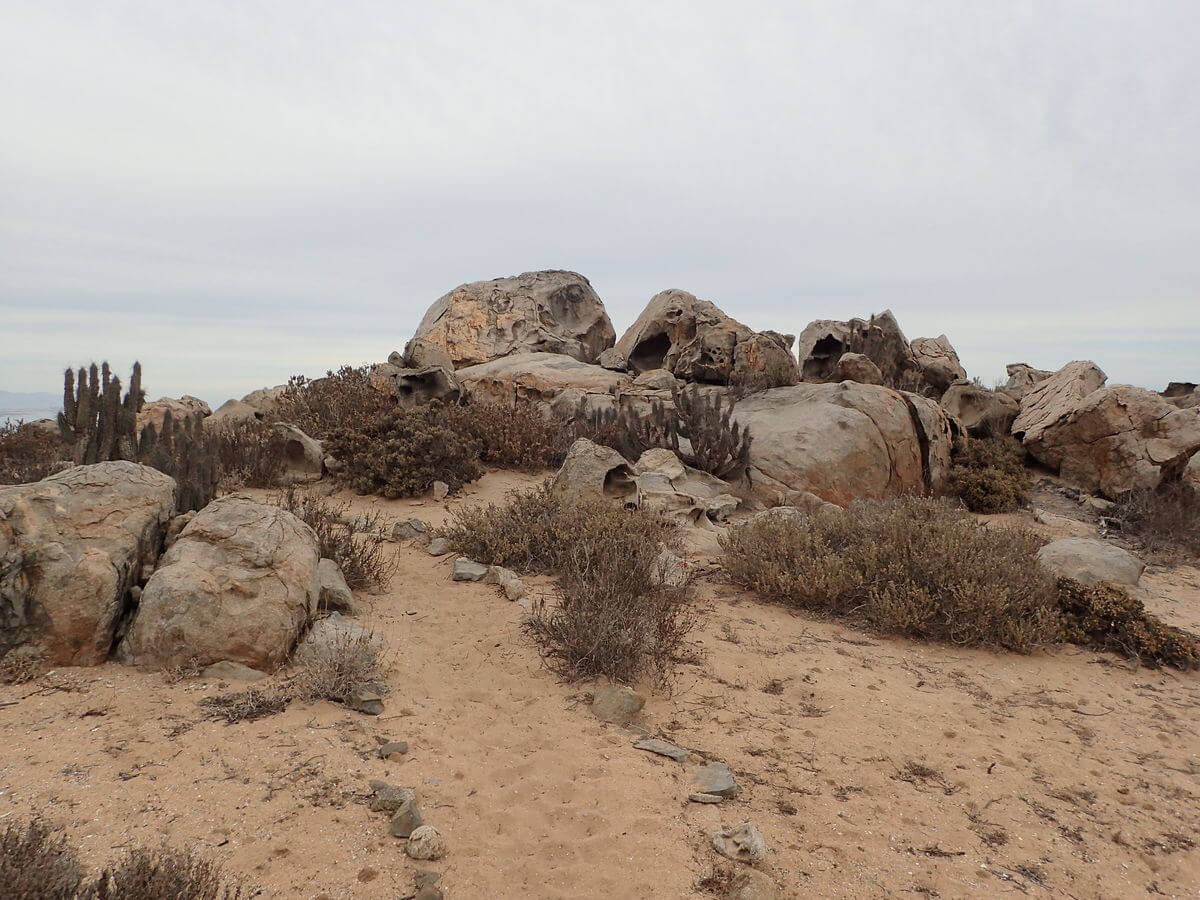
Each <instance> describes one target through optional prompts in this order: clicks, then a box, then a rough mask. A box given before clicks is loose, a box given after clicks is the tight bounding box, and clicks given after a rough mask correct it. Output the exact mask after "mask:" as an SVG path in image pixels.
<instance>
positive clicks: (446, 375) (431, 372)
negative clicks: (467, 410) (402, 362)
mask: <svg viewBox="0 0 1200 900" xmlns="http://www.w3.org/2000/svg"><path fill="white" fill-rule="evenodd" d="M367 380H368V383H369V384H370V385H371V386H372V387H373V388H375V389H376V390H378V391H381V392H382V393H385V394H388V395H389V396H392V397H395V398H396V403H397V405H398V406H401V407H403V408H404V409H411V408H412V407H414V406H420V405H421V404H423V403H429V402H430V401H431V400H441V401H442V402H444V403H457V402H458V400H459V398H460V397H461V396H462V385H461V384H459V382H458V379H457V378H456V377H455V376H454V369H453V368H452V367H449V366H441V365H427V366H421V367H419V368H417V367H405V366H396V365H393V364H392V363H390V362H386V363H380V364H379V365H377V366H374V367H373V368H372V369H371V374H370V375H369V376H367Z"/></svg>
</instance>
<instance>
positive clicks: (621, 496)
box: [552, 438, 638, 505]
mask: <svg viewBox="0 0 1200 900" xmlns="http://www.w3.org/2000/svg"><path fill="white" fill-rule="evenodd" d="M634 478H635V473H634V471H633V468H632V467H631V466H630V465H629V463H628V462H626V460H625V458H624V457H622V456H621V454H620V453H618V452H617V451H616V450H613V449H612V448H611V447H604V446H602V445H600V444H594V443H592V442H591V441H589V440H588V439H587V438H579V440H577V441H575V443H573V444H572V445H571V449H570V450H568V451H567V458H566V459H565V460H563V464H562V467H561V468H560V469H559V470H558V474H556V475H555V476H554V483H553V488H552V489H553V491H554V493H555V494H557V495H559V496H567V497H577V496H593V497H606V498H609V499H613V500H620V501H622V502H625V503H629V504H631V505H634V504H636V503H637V495H638V484H637V482H636V481H635V480H634Z"/></svg>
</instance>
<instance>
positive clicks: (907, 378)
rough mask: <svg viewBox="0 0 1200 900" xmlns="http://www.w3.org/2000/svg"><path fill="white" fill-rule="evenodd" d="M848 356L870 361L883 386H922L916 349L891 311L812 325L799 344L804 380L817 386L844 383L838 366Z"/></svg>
mask: <svg viewBox="0 0 1200 900" xmlns="http://www.w3.org/2000/svg"><path fill="white" fill-rule="evenodd" d="M845 353H858V354H861V355H863V356H866V357H867V358H868V359H870V360H871V361H872V362H873V363H875V365H876V367H878V369H879V372H880V376H881V378H882V382H881V383H882V384H884V385H886V386H888V387H892V388H904V389H907V390H913V389H915V388H917V387H919V386H920V385H921V382H922V376H921V370H920V367H919V366H918V365H917V359H916V356H915V355H914V354H913V350H912V346H911V345H910V344H909V342H908V338H906V337H905V336H904V332H903V331H901V330H900V323H899V322H897V321H896V317H895V316H894V315H892V311H891V310H890V309H889V310H884V311H883V312H881V313H879V314H878V315H874V316H871V318H869V319H850V320H848V321H845V322H840V321H836V320H833V319H820V320H818V321H816V322H810V323H809V324H808V325H807V326H806V327H805V329H804V330H803V331H802V332H800V337H799V338H798V340H797V344H796V356H797V358H798V359H799V360H800V377H801V380H802V381H807V382H812V383H817V384H823V383H828V382H832V381H841V380H842V379H841V378H839V377H838V376H839V372H838V363H839V361H840V360H841V358H842V355H843V354H845Z"/></svg>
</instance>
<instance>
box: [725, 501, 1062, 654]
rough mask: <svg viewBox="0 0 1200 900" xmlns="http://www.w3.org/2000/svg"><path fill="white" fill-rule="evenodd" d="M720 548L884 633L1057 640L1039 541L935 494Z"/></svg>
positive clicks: (797, 598)
mask: <svg viewBox="0 0 1200 900" xmlns="http://www.w3.org/2000/svg"><path fill="white" fill-rule="evenodd" d="M722 545H723V548H724V565H725V568H726V571H727V572H728V573H729V575H730V577H731V578H732V579H733V581H735V582H736V583H738V584H741V585H744V586H745V587H748V588H751V589H753V590H755V591H757V592H758V593H759V594H760V595H761V596H763V597H764V598H766V599H768V600H772V601H776V602H780V603H784V604H787V605H789V606H794V607H799V608H802V609H807V610H813V611H817V612H823V613H830V614H833V615H844V616H851V617H853V618H855V619H857V620H859V621H862V622H864V623H865V624H867V625H869V626H870V627H873V628H877V629H879V630H881V631H888V632H895V633H898V634H903V635H906V636H908V637H913V638H920V639H925V640H938V641H946V642H948V643H953V644H965V645H982V646H993V647H1004V648H1007V649H1011V650H1017V651H1028V650H1030V649H1032V648H1034V647H1037V646H1039V645H1042V644H1045V643H1048V642H1050V641H1053V640H1055V639H1057V636H1058V631H1059V619H1058V615H1057V612H1056V605H1055V592H1054V582H1053V581H1052V579H1051V578H1050V576H1049V575H1047V574H1046V573H1045V572H1044V571H1043V570H1042V568H1041V567H1040V566H1039V565H1038V563H1037V551H1038V548H1039V542H1038V540H1037V538H1036V537H1034V536H1033V535H1032V534H1029V533H1027V532H1023V531H1017V530H995V529H988V528H986V527H984V526H982V525H980V524H978V523H977V522H975V521H974V519H972V518H971V516H970V515H968V514H967V513H965V512H963V511H961V510H955V509H953V508H951V507H949V506H946V505H945V504H943V503H940V502H938V501H936V500H929V499H924V498H916V497H913V498H906V499H901V500H895V501H891V502H878V501H875V502H859V503H856V504H854V505H852V506H851V507H850V508H849V509H846V510H839V511H837V512H833V511H821V512H818V513H815V514H813V515H811V516H808V517H805V518H802V519H796V520H783V521H780V520H779V519H760V520H758V521H754V522H750V523H747V524H745V525H742V526H739V527H735V528H732V529H731V530H730V532H729V534H728V536H727V537H726V538H724V539H723V541H722Z"/></svg>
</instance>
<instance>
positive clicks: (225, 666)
mask: <svg viewBox="0 0 1200 900" xmlns="http://www.w3.org/2000/svg"><path fill="white" fill-rule="evenodd" d="M200 676H201V677H202V678H219V679H221V680H222V681H261V680H262V679H264V678H266V677H267V673H266V672H260V671H258V669H252V668H250V667H249V666H244V665H242V664H241V663H239V662H232V661H230V660H228V659H226V660H222V661H221V662H215V663H213V664H212V665H211V666H205V667H204V668H203V669H201V670H200Z"/></svg>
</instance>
